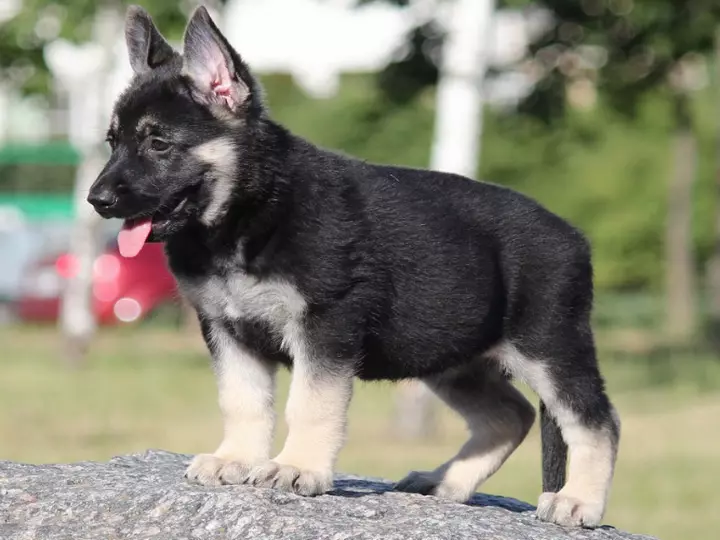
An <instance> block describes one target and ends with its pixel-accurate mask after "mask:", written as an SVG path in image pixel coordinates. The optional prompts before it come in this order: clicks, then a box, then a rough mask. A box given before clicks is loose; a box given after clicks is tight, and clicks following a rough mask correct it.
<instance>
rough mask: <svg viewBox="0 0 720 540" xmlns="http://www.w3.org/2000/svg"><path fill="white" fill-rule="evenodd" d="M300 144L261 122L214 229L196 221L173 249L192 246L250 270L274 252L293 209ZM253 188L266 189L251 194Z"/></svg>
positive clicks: (241, 156) (242, 147)
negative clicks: (294, 161) (293, 170)
mask: <svg viewBox="0 0 720 540" xmlns="http://www.w3.org/2000/svg"><path fill="white" fill-rule="evenodd" d="M294 139H295V138H294V137H293V136H292V135H291V134H290V133H289V132H288V131H287V130H286V129H285V128H283V127H282V126H280V125H278V124H277V123H275V122H273V121H271V120H269V119H266V118H264V119H262V120H260V121H259V122H258V126H257V128H256V129H254V130H253V133H252V136H251V137H248V138H247V140H243V141H241V142H240V144H239V145H238V162H239V163H242V164H243V166H242V167H241V168H240V170H239V171H238V175H237V178H236V179H235V188H234V190H233V194H232V196H231V198H230V201H229V203H228V205H227V206H226V208H224V209H223V211H222V212H221V213H220V214H219V215H218V216H217V218H216V219H215V220H214V222H213V223H212V224H203V223H201V221H200V220H199V219H195V220H192V221H191V222H190V223H189V224H188V225H187V226H186V227H185V228H184V229H183V230H182V231H180V232H179V233H178V234H177V235H176V236H175V237H173V238H171V239H170V240H169V241H168V247H169V248H170V249H173V250H177V249H182V250H183V251H185V248H180V246H179V244H181V243H182V244H186V245H187V244H188V243H191V244H192V245H194V246H196V247H197V248H199V249H202V251H206V252H207V253H213V254H220V256H222V254H223V253H227V254H228V256H229V257H230V256H232V258H233V259H234V260H235V262H236V263H237V264H242V265H243V266H245V267H246V268H247V267H250V266H251V265H252V264H253V262H254V261H255V260H256V259H257V258H258V257H261V256H262V255H263V254H265V253H267V252H268V250H270V249H272V246H273V243H274V242H273V238H274V237H275V236H276V233H277V231H278V228H279V226H280V225H281V223H282V222H283V220H284V219H286V218H287V214H288V211H289V208H290V207H291V198H292V183H291V181H290V178H289V176H288V171H289V169H290V166H289V161H290V154H291V152H292V151H293V149H292V146H293V143H294ZM248 186H258V187H260V189H257V190H255V191H253V192H252V193H248V189H247V188H248ZM238 256H240V258H241V259H242V260H238Z"/></svg>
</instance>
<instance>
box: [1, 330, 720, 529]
mask: <svg viewBox="0 0 720 540" xmlns="http://www.w3.org/2000/svg"><path fill="white" fill-rule="evenodd" d="M0 344H1V345H2V347H1V348H0V350H1V351H2V353H0V459H11V460H18V461H24V462H59V461H78V460H104V459H107V458H109V457H110V456H112V455H117V454H121V453H126V452H134V451H142V450H145V449H147V448H164V449H167V450H172V451H177V452H188V453H195V452H203V451H211V450H213V449H214V447H215V445H216V444H217V443H218V442H219V438H220V432H221V429H220V416H219V412H218V410H217V406H216V393H215V386H214V380H213V375H212V372H211V370H210V369H209V367H208V364H207V360H206V358H207V356H206V353H205V351H204V347H203V345H202V343H201V342H200V341H199V339H198V337H196V336H195V335H183V334H180V333H177V332H173V331H171V330H161V329H145V328H135V329H131V328H125V329H117V330H111V331H110V330H108V331H104V332H103V333H102V334H101V335H100V336H99V337H98V339H97V341H96V343H95V344H94V347H93V350H92V352H91V356H90V359H89V362H88V365H87V366H86V367H85V368H82V369H79V370H69V369H67V368H66V367H65V366H64V365H63V363H62V362H61V360H60V359H59V357H58V356H59V354H58V353H59V351H60V345H61V342H60V340H59V339H58V337H57V335H56V334H55V332H54V331H53V330H52V329H28V328H22V329H20V328H7V329H2V330H0ZM658 362H660V363H659V364H656V365H651V364H649V363H648V362H643V361H640V359H634V360H632V359H615V360H606V361H604V363H603V365H604V372H605V374H606V377H607V379H608V385H609V388H610V392H611V395H612V397H613V399H614V401H615V403H616V405H617V406H618V409H619V411H620V414H621V416H622V419H623V440H622V446H621V451H620V458H619V462H618V467H617V472H616V480H615V484H614V488H613V493H612V496H611V502H610V508H609V512H608V514H607V518H606V521H607V522H608V523H611V524H613V525H615V526H617V527H620V528H623V529H627V530H631V531H633V532H642V533H647V534H653V535H656V536H659V537H661V538H663V539H664V540H681V539H693V540H703V539H708V540H709V539H710V538H716V531H717V530H718V529H719V528H720V512H717V511H716V508H717V507H718V505H720V495H719V494H718V481H719V480H720V460H719V459H718V457H720V422H718V418H720V362H715V361H713V359H711V358H702V357H698V358H671V357H668V358H663V359H662V360H658ZM658 371H659V372H660V373H661V375H659V376H658V375H657V374H656V372H658ZM652 374H655V375H652ZM651 375H652V376H651ZM286 387H287V376H286V375H283V377H282V378H281V389H282V392H281V393H282V399H281V400H280V401H281V403H279V405H278V406H279V407H282V400H283V399H284V391H285V389H286ZM392 400H393V390H392V387H391V386H390V385H386V384H375V385H365V384H360V385H359V386H358V388H357V391H356V397H355V399H354V400H353V404H352V407H351V413H350V414H351V418H350V435H349V441H348V444H347V446H346V447H345V449H344V450H343V452H342V454H341V458H340V463H339V469H340V470H343V471H347V472H354V473H362V474H369V475H375V476H382V477H387V478H390V479H399V478H400V477H402V476H403V475H404V474H405V473H406V472H407V471H409V470H411V469H424V468H432V467H434V466H436V465H438V464H439V463H440V462H441V461H442V460H444V459H445V458H447V457H449V456H451V455H452V454H453V453H454V452H455V451H456V450H457V449H458V447H459V445H460V444H461V443H462V442H463V439H464V436H465V435H464V429H463V426H462V424H461V422H460V421H459V419H457V418H456V417H454V416H453V415H452V413H450V412H449V411H447V410H445V409H442V410H441V411H440V413H439V420H440V426H441V429H440V433H439V434H438V436H437V437H436V439H435V440H433V441H428V442H421V443H409V442H403V441H399V440H396V439H394V438H393V437H392V426H391V423H390V418H391V416H392V415H391V412H392V403H393V401H392ZM283 432H284V429H283V428H281V429H280V431H279V437H278V439H279V441H281V440H282V435H283ZM539 468H540V456H539V440H538V434H537V430H534V431H533V432H532V434H531V435H530V437H529V438H528V440H527V441H526V442H525V444H523V445H522V446H521V448H520V449H518V451H517V452H516V453H515V454H514V455H513V456H512V457H511V458H510V460H509V461H508V463H507V464H506V465H505V467H503V468H502V469H501V470H500V471H499V472H498V473H497V474H496V475H495V476H494V477H493V478H491V479H490V480H489V481H488V482H487V483H486V484H485V485H484V486H483V487H482V490H483V491H485V492H489V493H496V494H501V495H507V496H512V497H516V498H520V499H524V500H527V501H530V502H534V501H535V500H536V499H537V496H538V494H539V489H540V475H539Z"/></svg>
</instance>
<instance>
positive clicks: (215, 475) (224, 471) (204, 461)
mask: <svg viewBox="0 0 720 540" xmlns="http://www.w3.org/2000/svg"><path fill="white" fill-rule="evenodd" d="M250 469H251V466H249V465H245V464H243V463H241V462H238V461H231V460H229V459H225V458H221V457H218V456H215V455H213V454H198V455H197V456H195V458H194V459H193V460H192V462H191V463H190V466H189V467H188V468H187V470H186V471H185V478H187V479H188V480H189V481H190V482H195V483H197V484H202V485H203V486H220V485H222V484H244V483H246V482H247V479H248V476H249V473H250Z"/></svg>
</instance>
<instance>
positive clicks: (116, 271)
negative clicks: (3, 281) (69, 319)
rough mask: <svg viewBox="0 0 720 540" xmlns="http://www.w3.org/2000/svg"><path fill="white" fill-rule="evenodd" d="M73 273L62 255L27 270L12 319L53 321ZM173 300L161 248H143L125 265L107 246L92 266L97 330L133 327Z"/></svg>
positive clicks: (67, 257)
mask: <svg viewBox="0 0 720 540" xmlns="http://www.w3.org/2000/svg"><path fill="white" fill-rule="evenodd" d="M75 271H76V264H75V261H74V258H73V256H72V255H69V254H67V253H65V254H61V255H60V256H56V257H48V258H45V259H41V260H40V261H38V262H37V263H35V264H33V265H32V266H31V267H30V268H29V269H28V270H27V273H26V275H25V277H24V279H23V281H22V285H21V287H22V290H21V293H20V296H19V298H18V299H17V300H16V302H15V315H16V316H17V317H18V318H19V319H20V320H21V321H26V322H43V321H55V320H57V318H58V316H59V314H60V295H61V292H62V290H63V286H64V283H63V282H64V280H65V279H67V278H68V277H71V276H72V275H73V273H74V272H75ZM177 300H178V294H177V287H176V284H175V279H174V278H173V276H172V274H170V271H169V270H168V267H167V260H166V258H165V253H164V251H163V247H162V244H145V246H144V247H143V249H142V250H141V251H140V253H139V254H138V255H137V256H136V257H133V258H131V259H126V258H124V257H122V256H121V255H120V253H119V252H118V249H117V244H116V243H115V242H114V241H113V242H111V243H110V245H109V246H108V247H107V249H106V250H105V251H104V252H103V253H102V255H100V256H99V257H98V258H97V259H96V260H95V263H94V264H93V309H94V312H95V317H96V319H97V321H98V323H100V324H106V325H107V324H117V323H120V322H123V323H129V322H134V321H137V320H140V319H142V318H143V317H145V316H146V315H147V314H148V313H150V312H152V311H153V310H155V309H156V308H158V307H160V306H163V305H165V304H168V303H176V302H177Z"/></svg>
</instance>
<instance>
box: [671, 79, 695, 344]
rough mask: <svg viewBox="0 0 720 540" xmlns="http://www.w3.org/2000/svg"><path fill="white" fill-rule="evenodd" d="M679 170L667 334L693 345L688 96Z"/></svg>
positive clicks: (678, 132) (679, 115)
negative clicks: (690, 342)
mask: <svg viewBox="0 0 720 540" xmlns="http://www.w3.org/2000/svg"><path fill="white" fill-rule="evenodd" d="M674 105H675V135H674V142H673V144H674V159H675V167H674V172H673V176H672V178H671V180H670V186H669V190H668V215H667V231H666V257H667V260H666V265H667V266H666V270H667V274H666V292H667V314H666V324H667V328H666V330H667V333H668V335H669V337H670V338H671V339H672V340H673V341H678V342H684V341H689V340H690V339H691V338H692V336H693V334H694V332H695V330H696V325H697V300H696V284H695V264H694V260H695V257H694V246H693V238H692V214H693V208H692V194H693V185H694V183H695V177H696V174H697V159H698V158H697V140H696V138H695V133H694V132H693V125H692V118H691V112H690V99H689V96H688V94H687V93H685V92H678V93H677V94H676V96H675V104H674Z"/></svg>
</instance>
